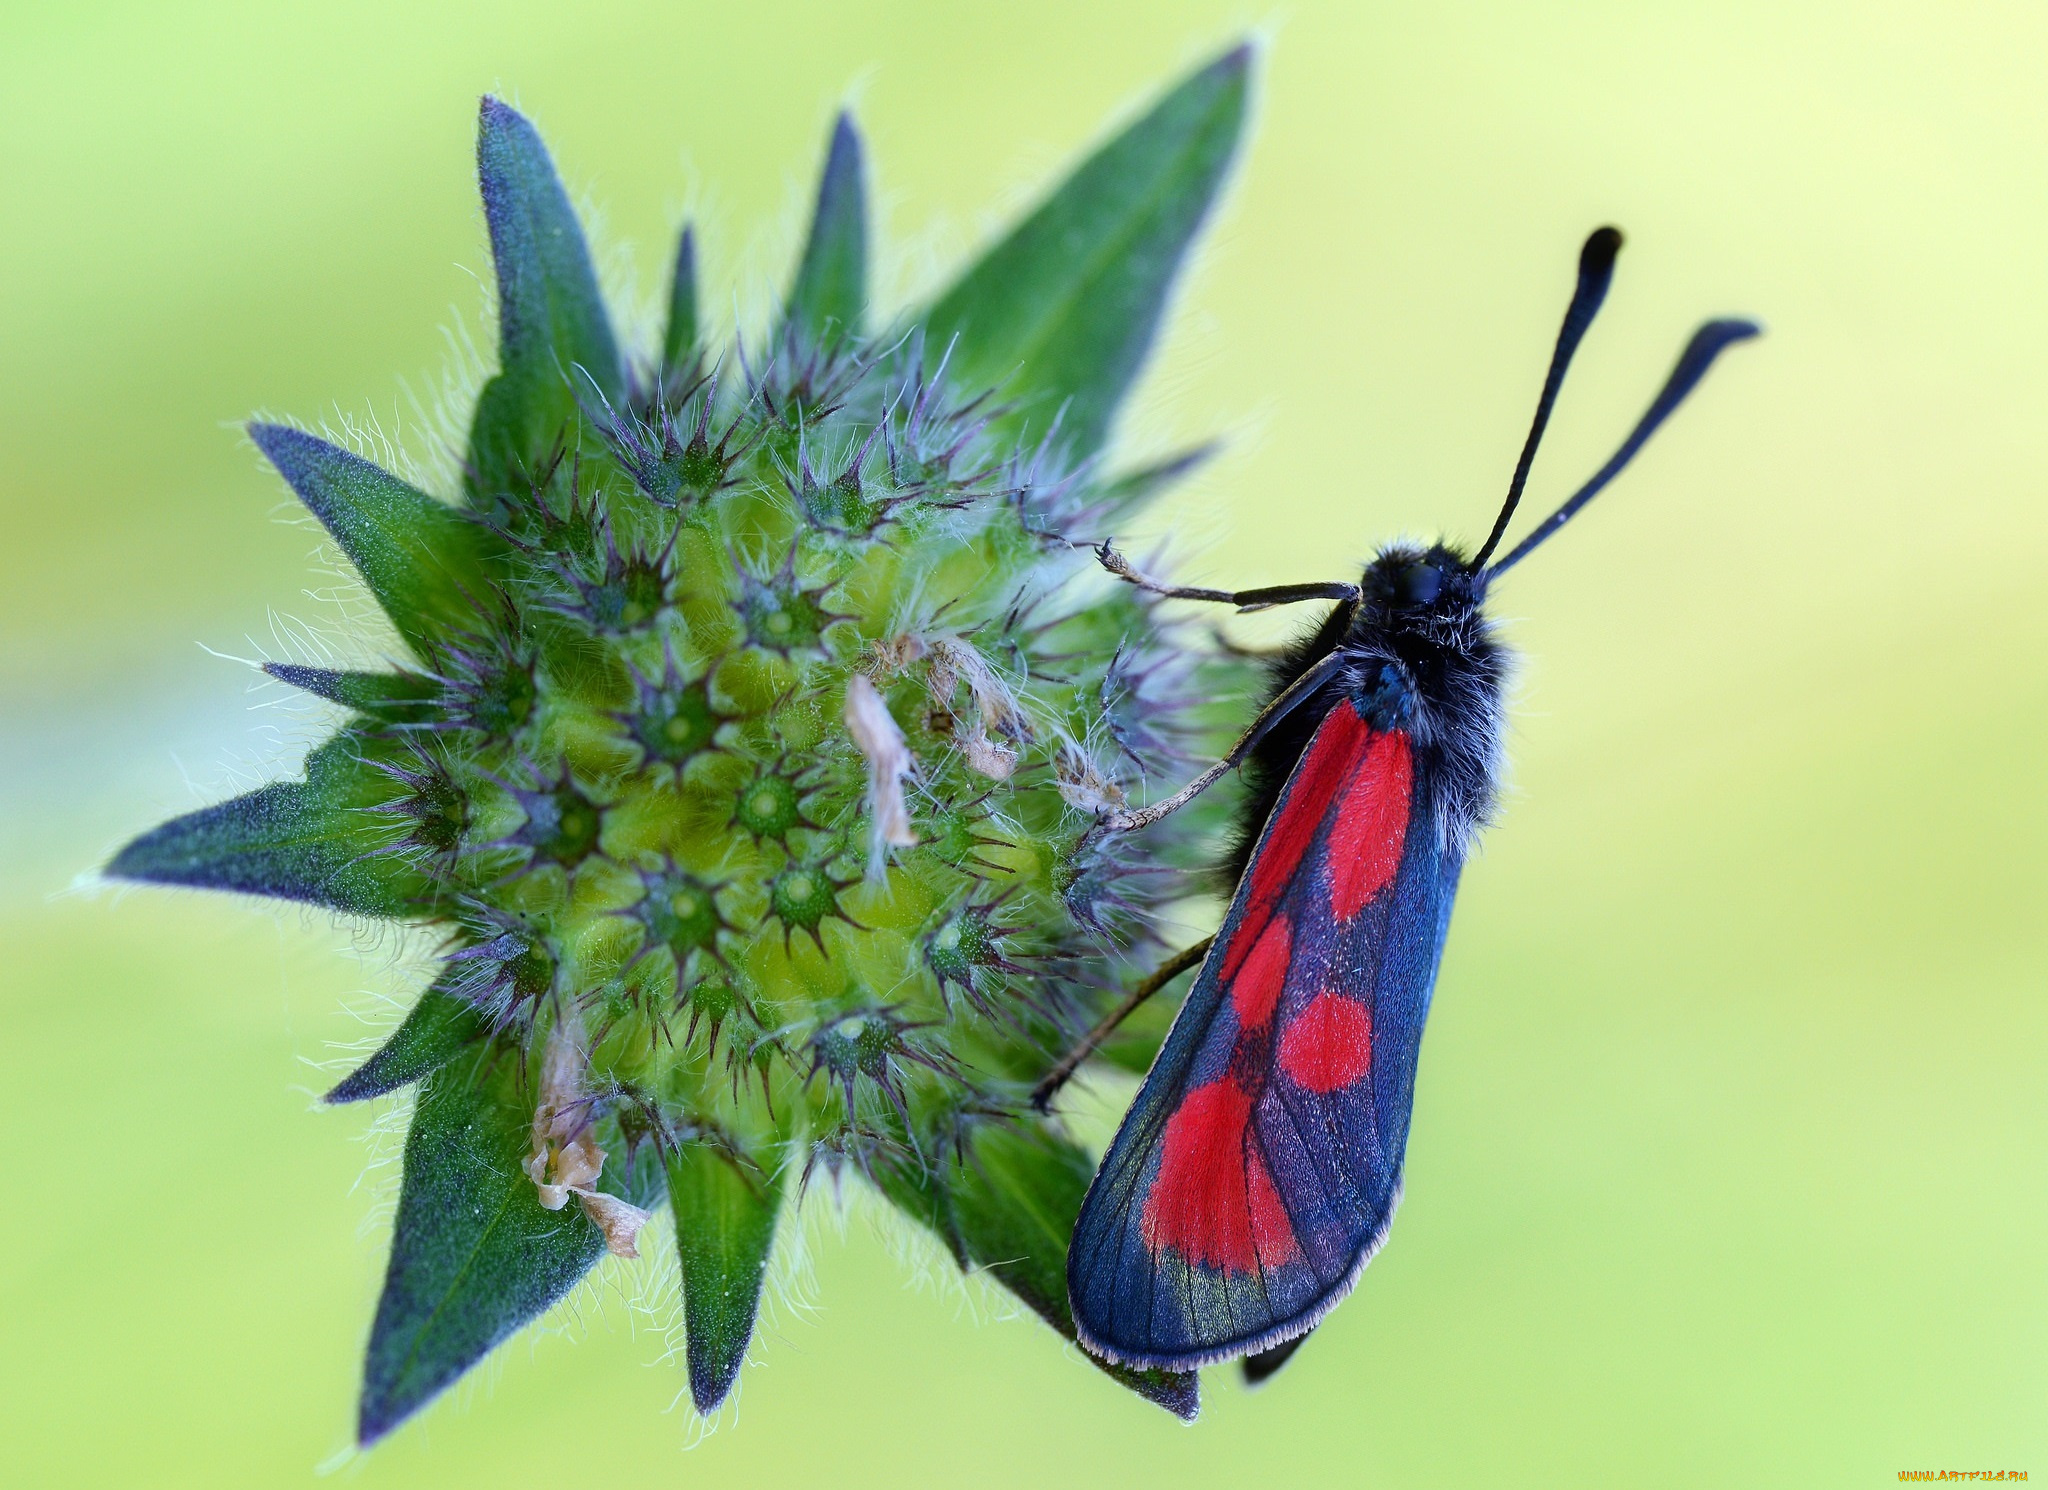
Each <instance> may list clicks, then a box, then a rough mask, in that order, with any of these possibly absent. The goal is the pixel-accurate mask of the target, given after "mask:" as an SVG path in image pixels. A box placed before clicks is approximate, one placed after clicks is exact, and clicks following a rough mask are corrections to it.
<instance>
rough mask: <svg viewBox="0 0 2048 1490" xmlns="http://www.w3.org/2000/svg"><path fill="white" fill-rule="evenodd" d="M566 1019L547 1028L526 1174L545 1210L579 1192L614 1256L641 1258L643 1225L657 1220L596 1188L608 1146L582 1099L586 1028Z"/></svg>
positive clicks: (586, 1061)
mask: <svg viewBox="0 0 2048 1490" xmlns="http://www.w3.org/2000/svg"><path fill="white" fill-rule="evenodd" d="M573 1017H574V1016H570V1017H569V1018H565V1019H564V1020H563V1021H562V1022H561V1023H558V1024H557V1025H556V1026H555V1027H554V1028H553V1029H551V1030H549V1031H548V1043H547V1048H546V1049H545V1050H544V1051H543V1052H542V1054H541V1059H540V1092H539V1093H538V1098H537V1100H536V1101H535V1103H534V1107H533V1150H532V1152H531V1153H530V1154H528V1155H527V1159H526V1177H527V1178H528V1179H530V1180H532V1181H533V1187H534V1189H535V1190H537V1191H539V1192H540V1204H541V1209H542V1210H548V1211H559V1210H560V1209H561V1208H562V1207H563V1206H565V1205H567V1204H568V1203H569V1197H570V1196H571V1195H573V1196H575V1197H576V1199H577V1200H578V1201H579V1202H580V1203H581V1204H582V1206H583V1214H584V1215H586V1216H588V1217H589V1218H590V1219H591V1220H592V1221H593V1222H595V1223H596V1224H597V1229H598V1230H599V1231H602V1232H603V1233H604V1245H605V1250H606V1251H608V1252H610V1253H611V1255H612V1256H614V1257H638V1256H639V1255H640V1248H639V1245H638V1242H639V1237H640V1228H641V1227H643V1226H645V1225H646V1224H647V1223H648V1222H649V1221H650V1220H651V1219H653V1218H652V1217H651V1216H650V1215H649V1214H648V1213H647V1212H646V1211H643V1210H641V1209H640V1207H638V1206H637V1205H630V1204H628V1203H627V1202H626V1201H623V1200H621V1199H619V1198H618V1197H617V1196H616V1195H606V1194H605V1193H604V1192H602V1191H601V1190H599V1189H598V1188H597V1177H598V1176H599V1175H600V1174H602V1173H603V1172H604V1150H603V1149H601V1148H599V1147H598V1146H597V1135H596V1133H595V1132H594V1130H593V1129H592V1127H591V1123H590V1118H591V1113H590V1105H589V1103H588V1102H587V1101H586V1100H585V1098H584V1093H583V1073H584V1071H585V1069H586V1068H587V1067H588V1065H589V1062H590V1058H589V1057H588V1056H587V1055H585V1054H584V1052H583V1042H582V1039H581V1038H580V1037H581V1034H582V1032H581V1031H580V1030H578V1029H575V1028H573V1027H572V1025H571V1020H572V1019H573Z"/></svg>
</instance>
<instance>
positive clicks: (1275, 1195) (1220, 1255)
mask: <svg viewBox="0 0 2048 1490" xmlns="http://www.w3.org/2000/svg"><path fill="white" fill-rule="evenodd" d="M1251 1112H1252V1099H1251V1097H1250V1096H1249V1095H1248V1094H1246V1093H1245V1092H1244V1091H1243V1090H1242V1089H1241V1088H1240V1087H1239V1086H1238V1085H1237V1083H1236V1082H1234V1081H1232V1080H1230V1079H1229V1078H1228V1077H1225V1078H1224V1079H1223V1080H1221V1081H1212V1082H1210V1083H1209V1084H1208V1085H1207V1086H1198V1087H1196V1088H1195V1089H1194V1090H1193V1091H1191V1092H1189V1093H1188V1094H1187V1095H1186V1096H1185V1097H1183V1098H1181V1103H1180V1106H1179V1108H1177V1109H1176V1110H1175V1112H1174V1114H1173V1116H1172V1117H1171V1118H1169V1119H1168V1120H1167V1123H1166V1135H1165V1140H1164V1142H1163V1143H1162V1145H1161V1148H1160V1155H1159V1173H1158V1174H1157V1176H1155V1177H1154V1179H1153V1181H1152V1189H1151V1192H1150V1193H1149V1194H1148V1195H1147V1196H1146V1197H1145V1215H1144V1223H1143V1224H1144V1237H1145V1245H1146V1246H1148V1247H1150V1248H1152V1250H1153V1251H1155V1252H1156V1251H1158V1250H1160V1249H1161V1248H1165V1247H1170V1248H1172V1249H1173V1250H1174V1251H1176V1252H1178V1253H1180V1254H1181V1255H1182V1256H1183V1257H1185V1258H1187V1260H1188V1261H1189V1262H1192V1263H1196V1264H1198V1265H1200V1266H1203V1267H1212V1268H1222V1269H1224V1270H1226V1271H1228V1272H1234V1273H1248V1272H1251V1271H1252V1270H1253V1269H1254V1268H1276V1267H1280V1266H1282V1265H1283V1264H1285V1263H1287V1262H1289V1261H1292V1260H1293V1258H1294V1256H1295V1251H1296V1249H1295V1245H1294V1226H1293V1223H1292V1222H1290V1221H1289V1220H1288V1219H1287V1207H1286V1204H1285V1203H1284V1202H1283V1201H1282V1200H1281V1199H1280V1192H1279V1190H1278V1189H1277V1188H1276V1187H1275V1186H1274V1184H1273V1177H1272V1175H1270V1174H1268V1173H1267V1172H1266V1165H1265V1161H1264V1160H1263V1159H1261V1158H1260V1157H1259V1152H1258V1149H1257V1148H1256V1147H1255V1146H1253V1145H1252V1144H1251V1143H1249V1142H1248V1141H1247V1130H1248V1127H1249V1124H1250V1121H1251Z"/></svg>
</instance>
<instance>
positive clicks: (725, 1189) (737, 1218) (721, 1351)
mask: <svg viewBox="0 0 2048 1490" xmlns="http://www.w3.org/2000/svg"><path fill="white" fill-rule="evenodd" d="M668 1199H669V1206H670V1208H671V1209H672V1210H673V1211H674V1212H675V1218H676V1246H677V1250H678V1251H679V1252H680V1253H681V1255H682V1263H683V1330H684V1333H685V1335H686V1337H687V1339H688V1355H689V1366H690V1398H691V1400H692V1401H693V1402H695V1403H696V1405H697V1410H698V1411H699V1412H707V1413H708V1412H711V1411H714V1410H715V1409H716V1408H717V1407H718V1405H719V1403H721V1402H723V1401H724V1400H725V1398H726V1394H727V1393H728V1392H730V1391H731V1390H732V1384H733V1381H734V1380H735V1379H736V1378H737V1377H738V1375H739V1370H740V1364H741V1362H742V1361H744V1360H745V1358H746V1353H747V1342H748V1341H749V1340H751V1339H752V1338H753V1336H754V1317H755V1314H756V1313H757V1312H758V1311H759V1309H760V1305H761V1283H762V1280H763V1279H764V1278H766V1277H767V1274H768V1255H769V1252H770V1251H771V1250H772V1249H773V1247H774V1245H775V1220H776V1216H777V1214H778V1212H779V1211H780V1209H781V1201H782V1196H781V1187H780V1185H779V1184H778V1183H777V1181H776V1179H775V1177H774V1176H773V1175H770V1174H767V1173H764V1172H763V1171H762V1170H761V1169H760V1168H759V1167H758V1166H757V1165H755V1164H754V1163H753V1161H751V1160H749V1159H747V1158H745V1157H743V1156H741V1155H739V1154H737V1153H735V1152H733V1151H732V1150H731V1149H730V1148H728V1147H727V1146H725V1145H724V1144H720V1143H712V1142H701V1141H700V1142H692V1143H684V1144H682V1145H681V1146H679V1147H678V1148H677V1149H676V1151H675V1152H674V1153H673V1154H672V1155H671V1156H670V1157H669V1161H668Z"/></svg>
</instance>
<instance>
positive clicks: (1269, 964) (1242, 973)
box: [1226, 912, 1294, 1030]
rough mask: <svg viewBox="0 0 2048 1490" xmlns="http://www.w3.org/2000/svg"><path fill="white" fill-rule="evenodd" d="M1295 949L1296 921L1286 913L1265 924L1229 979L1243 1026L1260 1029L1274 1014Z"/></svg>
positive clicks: (1232, 1000)
mask: <svg viewBox="0 0 2048 1490" xmlns="http://www.w3.org/2000/svg"><path fill="white" fill-rule="evenodd" d="M1240 935H1242V933H1240ZM1293 949H1294V923H1293V922H1291V921H1289V920H1288V919H1287V916H1286V914H1285V913H1284V912H1283V913H1282V914H1280V915H1277V916H1275V917H1274V918H1273V919H1272V920H1270V921H1268V922H1267V923H1266V929H1265V931H1263V932H1262V933H1260V936H1259V939H1258V940H1257V941H1256V942H1254V943H1253V944H1252V949H1251V952H1250V954H1249V955H1248V956H1247V957H1246V958H1245V959H1244V965H1243V966H1242V967H1240V968H1238V969H1237V976H1236V977H1234V978H1231V980H1230V1003H1231V1007H1232V1008H1234V1009H1236V1010H1237V1022H1238V1025H1239V1026H1240V1027H1241V1028H1242V1029H1246V1030H1255V1029H1258V1028H1259V1027H1260V1026H1261V1025H1263V1024H1265V1022H1266V1021H1267V1020H1269V1019H1271V1018H1272V1017H1273V1007H1274V1005H1276V1004H1278V1003H1279V1002H1280V991H1281V989H1283V988H1285V987H1286V986H1287V958H1288V955H1289V953H1291V952H1292V951H1293ZM1226 976H1228V975H1226Z"/></svg>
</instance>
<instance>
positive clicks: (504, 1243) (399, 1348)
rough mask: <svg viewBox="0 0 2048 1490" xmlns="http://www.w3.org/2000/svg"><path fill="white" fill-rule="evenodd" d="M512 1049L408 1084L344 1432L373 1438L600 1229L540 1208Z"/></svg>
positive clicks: (506, 1322)
mask: <svg viewBox="0 0 2048 1490" xmlns="http://www.w3.org/2000/svg"><path fill="white" fill-rule="evenodd" d="M520 1065H521V1061H520V1057H519V1054H518V1052H517V1050H516V1049H515V1050H509V1051H508V1050H505V1049H496V1050H493V1051H491V1052H488V1054H487V1056H486V1057H485V1058H481V1059H476V1060H463V1061H461V1062H458V1063H456V1064H454V1065H450V1066H445V1067H443V1068H442V1069H441V1070H440V1071H439V1072H438V1073H436V1074H435V1075H434V1076H433V1077H431V1078H430V1079H429V1080H428V1081H427V1083H426V1085H425V1086H424V1087H422V1088H421V1089H420V1098H419V1104H418V1106H417V1107H416V1108H415V1109H414V1112H413V1118H412V1128H411V1130H410V1131H409V1132H408V1133H407V1134H406V1139H405V1179H404V1182H403V1184H402V1186H401V1187H400V1190H399V1195H398V1219H397V1222H396V1225H395V1226H394V1228H393V1231H392V1237H391V1262H390V1265H389V1267H388V1268H386V1270H385V1274H384V1294H383V1297H382V1298H380V1299H379V1300H378V1301H377V1318H376V1322H375V1323H374V1324H372V1325H371V1327H370V1347H369V1353H368V1357H367V1359H366V1360H365V1362H364V1365H363V1397H362V1405H361V1407H360V1409H359V1411H358V1415H357V1421H356V1436H357V1438H358V1440H359V1441H360V1442H362V1443H364V1444H371V1443H375V1442H376V1441H377V1440H378V1439H380V1438H382V1437H383V1436H384V1435H385V1434H387V1433H389V1432H390V1431H391V1430H392V1429H393V1428H395V1427H397V1426H398V1425H399V1424H400V1423H402V1422H404V1421H405V1420H406V1419H407V1418H409V1417H411V1416H412V1415H413V1414H414V1413H416V1412H418V1411H419V1410H420V1409H421V1408H422V1407H424V1406H426V1405H427V1403H428V1402H430V1401H432V1400H433V1399H434V1398H435V1397H436V1396H438V1395H439V1394H440V1393H441V1392H442V1391H443V1390H445V1389H446V1388H447V1387H448V1386H449V1385H450V1384H452V1383H453V1382H454V1381H455V1379H456V1378H457V1377H459V1376H460V1375H462V1373H463V1372H465V1371H467V1370H468V1369H469V1368H470V1367H471V1366H473V1365H475V1364H476V1363H477V1362H478V1361H480V1360H482V1359H483V1358H484V1356H485V1355H486V1354H487V1353H488V1352H489V1351H490V1349H491V1347H493V1346H494V1345H496V1344H497V1343H498V1342H499V1341H501V1340H503V1339H504V1338H505V1337H506V1336H508V1335H510V1334H511V1333H512V1332H513V1331H514V1330H516V1329H518V1328H519V1327H520V1326H521V1325H523V1324H525V1323H527V1322H528V1321H529V1320H532V1319H534V1318H536V1317H538V1316H539V1315H541V1314H542V1313H544V1312H545V1311H546V1310H547V1309H548V1307H549V1306H550V1305H552V1304H553V1303H554V1302H555V1301H556V1300H557V1299H559V1298H561V1297H562V1295H563V1294H565V1293H567V1292H568V1291H569V1290H570V1289H571V1288H572V1287H574V1286H575V1284H576V1281H577V1280H578V1279H579V1278H581V1277H582V1276H583V1275H584V1274H585V1273H587V1272H589V1271H590V1268H591V1265H592V1264H594V1263H595V1262H596V1261H597V1259H598V1258H599V1257H600V1256H602V1255H603V1253H604V1235H603V1233H601V1232H600V1231H599V1230H598V1228H597V1227H596V1225H594V1224H593V1223H592V1222H591V1220H590V1219H589V1217H587V1216H585V1215H584V1214H583V1212H582V1210H581V1209H580V1208H578V1207H577V1206H575V1205H566V1206H564V1207H563V1208H562V1209H561V1210H559V1211H549V1210H543V1209H542V1208H541V1204H540V1200H539V1197H538V1192H537V1191H536V1189H535V1187H534V1184H533V1181H532V1180H530V1179H529V1178H527V1175H526V1171H525V1169H524V1167H523V1166H524V1164H525V1162H526V1159H527V1154H528V1150H529V1145H530V1129H531V1126H532V1120H531V1118H530V1117H529V1116H527V1115H526V1113H527V1111H529V1110H530V1108H531V1105H532V1100H533V1099H532V1097H531V1096H530V1095H529V1094H528V1093H526V1092H525V1091H523V1090H522V1088H521V1083H520V1081H519V1075H520Z"/></svg>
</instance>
